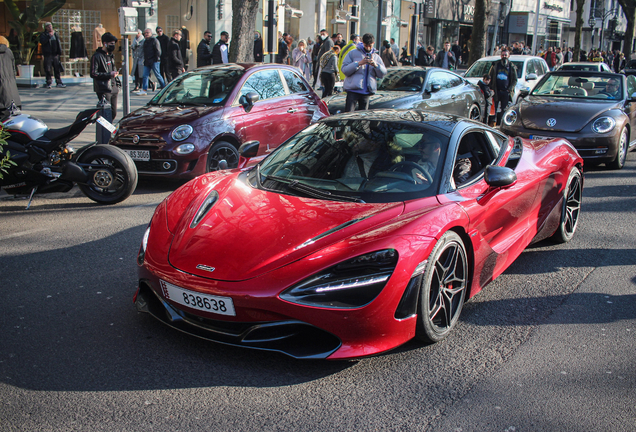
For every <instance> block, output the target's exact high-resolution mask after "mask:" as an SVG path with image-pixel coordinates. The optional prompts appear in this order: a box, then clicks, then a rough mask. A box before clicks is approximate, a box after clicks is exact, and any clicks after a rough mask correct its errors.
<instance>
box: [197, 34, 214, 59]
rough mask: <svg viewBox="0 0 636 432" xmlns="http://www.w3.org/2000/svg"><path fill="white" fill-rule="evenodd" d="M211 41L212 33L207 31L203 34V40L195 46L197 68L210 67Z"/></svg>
mask: <svg viewBox="0 0 636 432" xmlns="http://www.w3.org/2000/svg"><path fill="white" fill-rule="evenodd" d="M211 40H212V33H210V32H209V31H207V30H206V31H205V32H203V39H201V42H199V45H197V67H202V66H210V65H211V64H212V48H210V41H211Z"/></svg>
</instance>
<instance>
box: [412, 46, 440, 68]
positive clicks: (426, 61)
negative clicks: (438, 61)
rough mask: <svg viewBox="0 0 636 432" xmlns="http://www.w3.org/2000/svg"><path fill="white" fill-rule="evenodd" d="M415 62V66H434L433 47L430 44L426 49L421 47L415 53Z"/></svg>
mask: <svg viewBox="0 0 636 432" xmlns="http://www.w3.org/2000/svg"><path fill="white" fill-rule="evenodd" d="M415 64H416V65H417V66H435V48H433V47H432V46H430V45H429V46H428V47H426V49H424V47H421V48H420V49H419V53H418V54H417V59H415Z"/></svg>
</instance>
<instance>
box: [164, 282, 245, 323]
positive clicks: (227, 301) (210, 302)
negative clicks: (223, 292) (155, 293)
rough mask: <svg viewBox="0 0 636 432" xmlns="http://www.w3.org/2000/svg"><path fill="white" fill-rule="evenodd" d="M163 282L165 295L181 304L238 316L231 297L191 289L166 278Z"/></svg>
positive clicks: (204, 310)
mask: <svg viewBox="0 0 636 432" xmlns="http://www.w3.org/2000/svg"><path fill="white" fill-rule="evenodd" d="M160 282H161V290H162V291H163V296H164V297H165V298H166V299H168V300H172V301H173V302H175V303H179V304H180V305H183V306H186V307H189V308H192V309H196V310H200V311H203V312H210V313H215V314H219V315H229V316H236V311H235V310H234V302H233V301H232V298H231V297H219V296H214V295H210V294H202V293H199V292H194V291H189V290H186V289H183V288H180V287H178V286H176V285H173V284H171V283H169V282H166V281H164V280H162V281H160Z"/></svg>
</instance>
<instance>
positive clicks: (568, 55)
mask: <svg viewBox="0 0 636 432" xmlns="http://www.w3.org/2000/svg"><path fill="white" fill-rule="evenodd" d="M571 61H572V48H570V47H568V48H566V49H565V53H564V55H563V63H570V62H571Z"/></svg>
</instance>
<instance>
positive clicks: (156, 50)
mask: <svg viewBox="0 0 636 432" xmlns="http://www.w3.org/2000/svg"><path fill="white" fill-rule="evenodd" d="M144 38H145V40H144V78H143V84H142V87H143V88H142V90H141V91H139V92H138V93H137V94H138V95H140V96H143V95H146V94H148V93H147V90H148V78H149V77H150V71H151V70H152V72H153V73H154V74H155V76H156V77H157V81H159V85H160V86H161V88H164V87H165V86H166V82H165V81H164V80H163V77H162V76H161V71H160V64H161V45H160V44H159V41H158V40H157V39H156V38H154V37H152V30H150V29H149V28H147V29H146V30H144Z"/></svg>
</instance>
